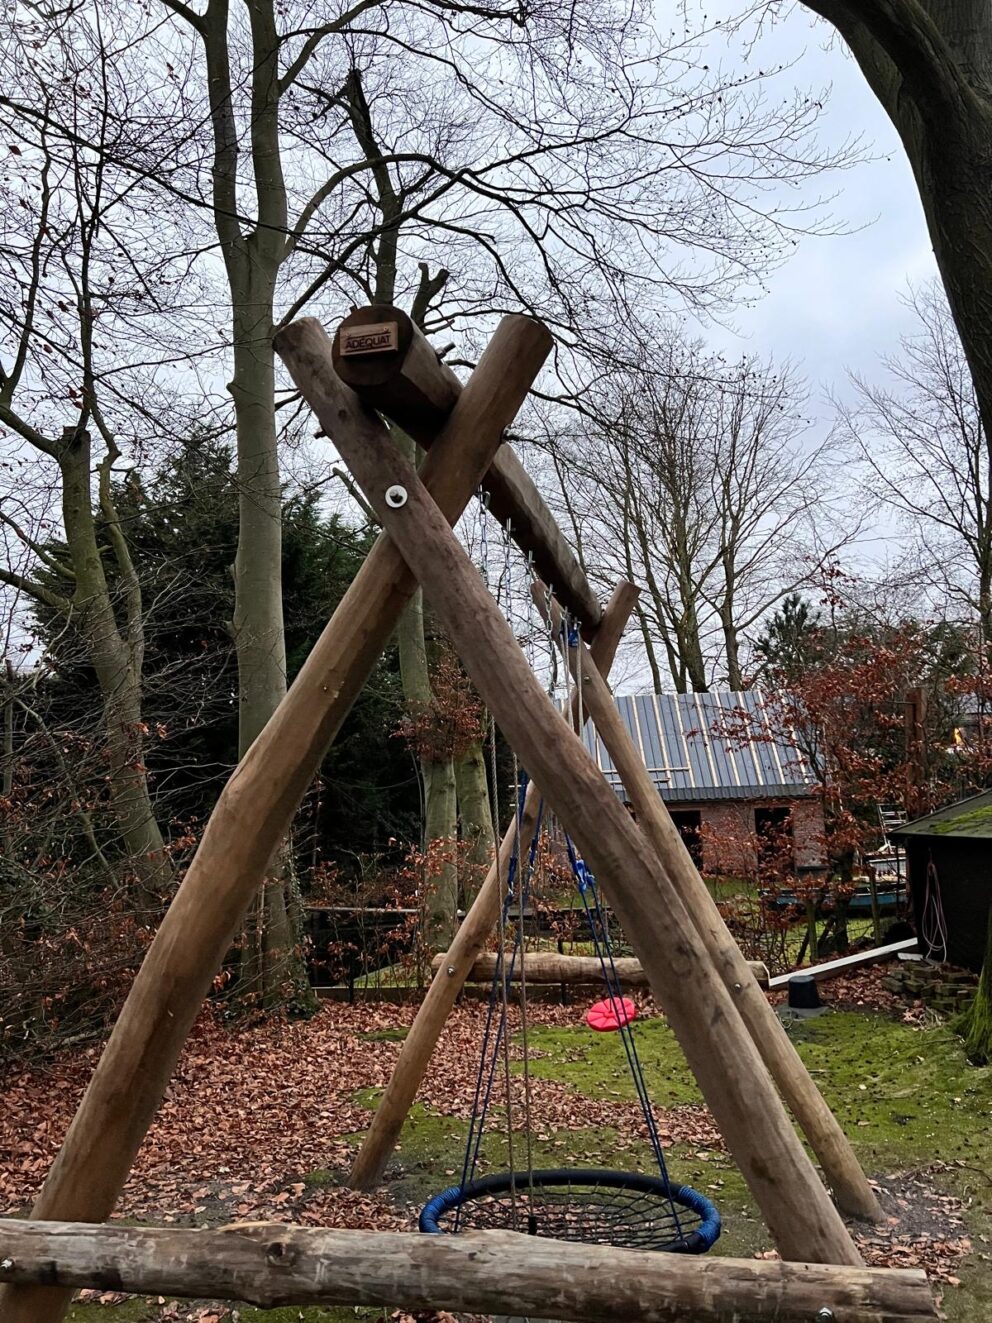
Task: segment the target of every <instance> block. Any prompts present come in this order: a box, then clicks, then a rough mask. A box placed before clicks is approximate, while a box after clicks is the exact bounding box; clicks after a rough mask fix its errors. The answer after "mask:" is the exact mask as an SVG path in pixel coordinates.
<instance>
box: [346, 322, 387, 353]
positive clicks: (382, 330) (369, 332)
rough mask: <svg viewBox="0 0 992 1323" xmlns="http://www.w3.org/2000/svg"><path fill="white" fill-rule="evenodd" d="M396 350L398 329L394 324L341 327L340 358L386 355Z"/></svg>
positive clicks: (378, 323) (368, 323)
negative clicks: (361, 355)
mask: <svg viewBox="0 0 992 1323" xmlns="http://www.w3.org/2000/svg"><path fill="white" fill-rule="evenodd" d="M398 348H399V327H398V326H397V323H396V322H366V323H365V325H364V326H363V325H358V326H342V327H341V331H340V340H339V344H338V352H339V354H340V355H341V357H342V358H351V357H356V356H357V355H359V354H388V353H391V352H392V351H393V350H396V349H398Z"/></svg>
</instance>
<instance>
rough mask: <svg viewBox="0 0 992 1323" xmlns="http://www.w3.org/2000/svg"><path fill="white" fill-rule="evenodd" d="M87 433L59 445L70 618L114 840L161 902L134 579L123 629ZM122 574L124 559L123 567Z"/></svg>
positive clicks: (153, 905)
mask: <svg viewBox="0 0 992 1323" xmlns="http://www.w3.org/2000/svg"><path fill="white" fill-rule="evenodd" d="M90 455H91V451H90V438H89V435H88V433H86V432H76V431H72V430H67V432H66V433H65V435H64V436H63V438H62V443H61V445H60V447H59V451H58V460H59V467H60V469H61V474H62V513H63V520H64V524H65V534H66V543H67V545H68V548H69V554H70V556H71V559H72V568H73V572H74V574H75V576H76V578H75V585H76V586H75V592H74V594H73V610H74V612H75V622H76V627H77V628H78V630H79V632H80V635H81V636H82V638H83V640H84V642H85V644H86V651H87V657H88V659H89V661H90V663H91V665H92V666H93V670H94V672H95V674H96V678H97V683H98V684H99V687H100V694H101V696H102V698H103V712H104V733H105V737H106V741H107V788H108V794H109V799H110V807H111V811H112V813H113V816H114V819H115V822H116V825H117V833H118V838H119V843H120V845H122V846H123V848H124V851H125V853H126V856H127V866H128V869H129V871H130V872H131V874H132V876H133V879H134V882H135V886H136V890H137V894H138V899H139V903H140V904H141V905H142V907H143V908H144V909H146V910H148V911H151V912H152V913H154V911H155V910H156V909H157V908H158V906H159V905H160V903H161V901H162V898H163V895H164V893H165V892H167V891H168V890H169V888H170V886H171V883H172V877H173V873H172V864H171V861H170V859H169V855H168V851H167V850H166V848H165V842H164V841H163V839H162V833H161V831H160V830H159V826H158V822H157V821H156V818H155V813H154V810H153V808H152V803H151V797H150V794H149V790H148V774H147V772H146V770H145V758H144V735H143V729H144V728H143V725H142V710H141V698H142V695H141V672H142V665H143V634H142V629H143V621H142V613H141V602H140V593H139V591H138V587H137V581H136V580H134V581H133V582H131V583H126V584H125V591H124V597H125V603H124V608H123V609H124V612H125V615H126V620H125V623H124V631H125V633H124V634H123V635H122V633H121V628H120V627H119V626H118V622H117V619H116V616H115V614H114V606H113V602H112V601H111V596H110V587H109V585H108V583H107V577H106V572H105V570H104V565H103V560H102V558H101V555H100V548H99V545H98V543H97V526H96V520H95V518H94V514H93V494H92V473H91V466H90ZM121 570H122V574H123V575H124V576H125V578H126V577H127V576H128V573H129V571H130V566H129V565H128V564H127V563H126V562H125V564H123V565H122V566H121Z"/></svg>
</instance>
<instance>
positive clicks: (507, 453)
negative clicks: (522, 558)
mask: <svg viewBox="0 0 992 1323" xmlns="http://www.w3.org/2000/svg"><path fill="white" fill-rule="evenodd" d="M334 367H335V370H336V372H337V374H338V376H339V377H340V378H341V380H342V381H343V382H345V383H346V384H347V385H349V386H351V388H352V389H353V390H354V391H355V392H356V393H357V394H358V395H359V396H360V397H361V398H362V400H363V401H364V402H365V403H366V404H368V405H369V406H370V407H371V408H373V409H377V410H378V411H379V413H381V414H383V415H385V417H387V418H389V419H390V421H391V422H394V423H396V424H397V426H399V427H401V428H402V429H403V431H404V432H406V433H408V434H409V435H410V436H412V437H413V438H414V440H415V441H417V442H419V443H420V444H421V445H422V446H429V445H431V443H432V442H433V440H434V437H435V436H436V435H437V433H438V431H439V430H440V428H441V426H442V425H443V423H444V420H445V419H446V418H447V416H448V414H449V413H450V412H451V410H452V409H453V408H454V404H455V401H456V400H457V399H458V396H459V393H460V392H461V389H462V385H461V382H460V381H459V380H458V378H457V377H456V376H455V374H454V373H453V372H452V371H451V369H450V368H449V367H446V366H445V364H443V363H442V362H441V361H440V359H439V358H438V356H437V354H436V353H435V352H434V348H433V346H432V345H431V343H430V341H429V340H427V338H426V337H425V336H424V335H423V334H422V332H421V331H420V329H419V327H417V326H415V325H414V323H413V322H412V321H411V319H410V318H409V317H408V316H407V314H406V313H405V312H404V311H403V310H402V308H396V307H394V306H393V305H392V304H388V303H377V304H373V305H372V306H370V307H367V308H358V309H356V311H355V312H353V313H351V314H350V315H349V316H347V317H346V318H345V319H344V321H343V322H342V323H341V325H340V327H339V328H338V331H337V334H336V335H335V337H334ZM484 485H485V487H486V489H487V491H488V492H489V497H490V500H489V508H490V510H491V511H492V513H493V514H494V515H495V516H496V518H497V519H498V520H499V521H500V522H501V523H502V524H503V525H507V524H509V526H510V532H511V536H512V537H513V539H514V541H515V542H516V544H517V546H519V547H520V549H521V550H522V551H524V552H530V553H531V554H532V555H533V557H534V564H535V566H536V567H537V572H538V573H539V574H540V575H541V577H542V578H543V579H544V580H545V582H546V583H550V584H553V585H554V590H555V595H556V596H557V597H558V599H559V600H560V601H562V602H564V604H565V606H566V608H567V609H568V610H569V611H570V612H571V613H572V614H573V615H574V616H575V617H576V619H578V620H579V621H581V623H582V632H583V634H584V635H585V637H586V638H588V639H591V638H592V637H593V635H594V634H595V632H596V629H597V627H598V625H599V619H600V615H601V608H600V605H599V601H598V599H597V597H596V594H595V593H594V592H593V590H592V588H591V587H590V584H589V580H588V579H587V578H586V575H585V572H584V570H583V569H582V567H581V565H580V564H579V562H578V560H577V559H576V558H575V555H574V554H573V552H572V549H571V547H570V546H569V545H568V542H567V541H566V540H565V537H564V536H563V534H562V531H561V529H560V528H559V527H558V524H557V521H556V520H555V517H554V515H553V514H552V513H551V511H550V510H549V509H548V507H547V505H546V503H545V501H544V498H543V497H542V496H541V494H540V492H539V491H538V490H537V488H536V487H535V486H534V483H533V480H532V479H531V478H530V476H529V475H528V473H527V471H526V469H525V468H524V466H523V465H522V464H521V463H520V460H519V459H518V458H517V456H516V455H515V454H514V453H513V451H512V450H511V449H510V448H509V447H504V448H503V449H502V450H501V451H499V453H498V454H497V455H496V458H495V459H494V460H493V463H492V467H491V468H490V470H489V474H488V476H487V477H486V479H485V482H484Z"/></svg>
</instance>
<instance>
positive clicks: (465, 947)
mask: <svg viewBox="0 0 992 1323" xmlns="http://www.w3.org/2000/svg"><path fill="white" fill-rule="evenodd" d="M636 601H637V589H636V588H635V587H634V585H633V584H631V583H621V584H620V585H618V587H617V588H616V590H615V591H614V593H613V596H612V597H611V598H610V601H609V604H608V605H607V607H606V610H605V611H604V613H603V618H602V620H601V621H600V625H599V629H598V630H597V632H596V637H595V638H594V639H593V641H592V647H591V648H590V656H591V657H592V660H593V662H594V664H595V665H596V666H597V667H599V668H600V670H602V671H603V673H604V674H608V673H609V670H610V667H611V666H612V665H613V659H614V657H615V656H616V651H617V648H618V646H619V644H620V639H621V637H622V635H623V631H624V626H625V625H626V623H627V621H628V619H629V618H630V613H631V611H632V610H633V609H634V603H635V602H636ZM572 711H573V713H577V712H578V694H573V695H572ZM540 803H541V792H540V790H539V789H538V787H537V786H536V785H535V784H534V783H533V782H531V784H530V785H529V786H528V787H527V793H526V795H525V796H524V805H523V809H522V811H521V814H520V827H519V831H520V838H521V839H522V840H530V838H531V837H532V836H533V834H534V827H535V824H536V822H537V813H538V809H539V807H540ZM516 835H517V825H516V823H511V825H510V827H509V829H508V830H507V833H506V835H505V836H504V837H503V840H502V842H501V844H500V847H499V850H498V852H497V855H496V859H495V860H494V861H493V864H492V866H491V867H490V869H489V872H488V874H487V875H486V879H485V881H484V882H483V884H482V886H481V887H480V888H479V894H478V895H477V896H476V898H475V901H474V903H473V905H472V907H471V909H470V910H469V912H468V914H466V916H465V919H464V920H463V922H462V923H461V925H460V927H459V929H458V931H457V933H456V934H455V937H454V941H453V942H452V943H451V947H450V949H449V950H448V952H447V953H446V955H445V958H444V961H443V963H442V966H441V967H440V968H439V970H438V972H437V973H436V974H435V976H434V979H433V981H432V982H431V985H430V987H429V988H428V989H427V992H426V994H425V996H424V1000H423V1002H422V1003H421V1005H420V1008H419V1010H418V1011H417V1014H416V1017H415V1018H414V1021H413V1024H412V1025H411V1026H410V1032H409V1033H408V1034H407V1036H406V1038H405V1039H404V1042H403V1046H402V1047H401V1048H400V1054H399V1057H398V1059H397V1061H396V1065H395V1066H394V1067H393V1073H392V1075H391V1076H390V1079H389V1083H388V1084H387V1085H386V1090H385V1092H384V1093H383V1095H382V1098H381V1099H380V1100H379V1106H378V1107H377V1108H376V1112H375V1116H374V1117H373V1118H372V1124H371V1126H370V1127H369V1130H368V1134H367V1135H366V1136H365V1139H364V1140H363V1141H362V1146H361V1148H360V1149H359V1151H358V1155H357V1157H356V1158H355V1164H354V1166H353V1167H352V1169H351V1174H350V1176H349V1177H348V1184H349V1185H350V1186H351V1187H352V1189H355V1190H372V1189H374V1188H375V1187H376V1186H377V1185H378V1184H379V1182H380V1181H381V1180H382V1176H383V1172H384V1171H385V1169H386V1164H387V1162H388V1161H389V1159H390V1157H391V1156H392V1152H393V1148H394V1146H395V1144H396V1142H397V1140H398V1139H399V1137H400V1131H401V1130H402V1128H403V1122H404V1121H405V1120H406V1118H407V1116H408V1115H409V1112H410V1108H411V1106H412V1105H413V1100H414V1098H415V1097H416V1096H417V1090H418V1089H419V1088H420V1085H421V1082H422V1081H423V1078H424V1075H425V1074H426V1073H427V1067H428V1065H429V1064H430V1059H431V1056H432V1054H433V1052H434V1049H435V1047H437V1040H438V1039H439V1038H440V1036H441V1031H442V1030H443V1028H444V1026H445V1023H446V1022H447V1019H448V1016H449V1015H450V1013H451V1008H452V1007H453V1006H454V1004H455V1000H456V999H457V997H458V994H459V993H460V992H461V990H462V988H463V987H464V986H465V980H466V978H467V977H468V973H469V971H470V970H471V968H472V965H473V963H474V962H475V960H476V959H477V957H478V956H479V954H480V952H481V951H482V949H483V947H484V946H485V944H486V941H487V940H488V938H489V934H490V933H491V932H492V930H493V928H494V927H495V925H496V920H497V918H498V916H499V907H500V905H501V904H502V903H503V897H504V895H505V893H506V873H507V869H508V867H509V863H510V858H511V856H512V854H513V846H514V841H515V840H516Z"/></svg>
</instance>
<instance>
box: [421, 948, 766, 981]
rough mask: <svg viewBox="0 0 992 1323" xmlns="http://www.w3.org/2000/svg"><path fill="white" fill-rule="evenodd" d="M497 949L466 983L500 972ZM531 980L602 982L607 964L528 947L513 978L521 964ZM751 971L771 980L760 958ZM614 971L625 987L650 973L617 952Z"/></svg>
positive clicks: (441, 959)
mask: <svg viewBox="0 0 992 1323" xmlns="http://www.w3.org/2000/svg"><path fill="white" fill-rule="evenodd" d="M510 957H511V952H509V951H507V953H506V959H505V960H504V962H503V967H504V969H506V970H508V971H509V970H510ZM496 965H497V955H496V952H495V951H484V952H483V953H482V955H480V956H479V957H478V958H477V959H476V961H475V963H474V964H473V965H472V968H471V969H470V970H469V972H468V974H467V975H466V976H465V982H466V983H489V982H490V981H491V979H492V977H493V975H494V974H495V973H496ZM521 965H522V966H523V972H524V974H525V976H526V978H527V982H528V983H600V984H601V983H602V982H603V966H602V963H601V962H600V960H599V959H598V957H596V956H581V955H560V954H559V953H558V952H557V951H526V952H524V954H523V955H520V954H518V955H517V958H516V960H514V961H513V969H512V972H511V973H510V978H511V981H513V982H518V981H519V979H520V967H521ZM748 965H749V966H750V969H751V973H752V974H753V975H754V977H755V978H756V979H757V980H758V982H759V984H761V983H767V982H768V966H767V965H764V964H762V962H761V961H760V960H749V961H748ZM447 967H448V957H447V956H446V955H445V954H444V952H442V953H441V954H440V955H436V956H435V957H434V959H433V960H432V961H431V968H432V969H447ZM610 973H611V974H616V976H617V978H618V979H619V980H620V984H621V987H624V988H646V987H647V986H648V976H647V974H645V972H644V970H643V969H642V968H641V962H640V961H639V960H638V959H637V958H636V956H614V957H613V960H612V962H611V964H610Z"/></svg>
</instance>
